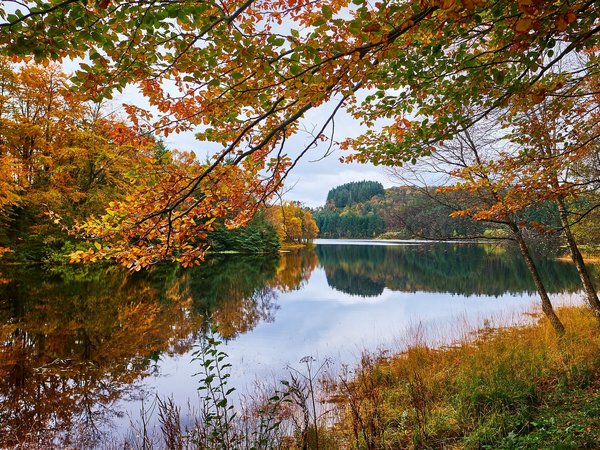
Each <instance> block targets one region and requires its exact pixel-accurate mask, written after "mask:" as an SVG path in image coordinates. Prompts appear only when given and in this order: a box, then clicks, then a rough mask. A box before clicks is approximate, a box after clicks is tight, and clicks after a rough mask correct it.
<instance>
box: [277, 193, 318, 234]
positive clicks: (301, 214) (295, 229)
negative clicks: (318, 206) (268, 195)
mask: <svg viewBox="0 0 600 450" xmlns="http://www.w3.org/2000/svg"><path fill="white" fill-rule="evenodd" d="M266 213H267V220H269V221H270V222H271V223H272V224H273V226H274V227H275V230H276V231H277V234H278V236H279V239H280V241H281V242H301V241H312V240H313V239H315V238H316V237H317V235H318V234H319V228H318V227H317V223H316V222H315V219H314V218H313V215H312V213H311V212H310V210H308V209H307V208H305V207H303V206H302V205H301V204H300V203H298V202H290V201H285V202H282V203H281V204H279V205H277V204H275V205H272V206H270V207H269V208H268V209H267V212H266Z"/></svg>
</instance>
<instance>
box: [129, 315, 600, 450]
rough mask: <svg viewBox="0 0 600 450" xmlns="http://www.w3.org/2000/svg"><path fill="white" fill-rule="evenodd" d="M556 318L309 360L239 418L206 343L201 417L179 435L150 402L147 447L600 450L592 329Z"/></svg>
mask: <svg viewBox="0 0 600 450" xmlns="http://www.w3.org/2000/svg"><path fill="white" fill-rule="evenodd" d="M558 312H559V315H560V316H561V319H562V320H563V323H564V324H565V326H566V327H567V333H566V335H565V336H564V337H563V338H562V339H558V338H557V337H556V335H555V334H554V332H553V330H552V328H551V327H550V325H549V324H547V323H546V321H545V320H543V319H541V320H540V321H539V322H537V323H533V324H531V325H526V326H521V327H511V328H500V329H491V328H486V329H483V330H480V331H478V332H477V333H476V334H474V335H472V336H471V337H467V338H465V339H464V340H463V341H462V342H459V343H456V344H455V345H452V346H449V347H445V348H430V347H427V346H425V345H419V344H417V345H413V346H412V347H410V348H409V349H408V350H407V351H405V352H403V353H401V354H398V355H395V356H393V357H391V358H385V359H382V358H379V359H378V358H375V357H372V356H368V355H365V356H364V357H363V358H362V361H361V364H360V365H359V366H358V367H357V368H356V369H354V370H348V369H345V370H344V369H342V370H341V371H340V372H338V373H336V374H335V375H332V374H331V373H327V370H324V371H323V372H321V369H322V368H323V367H324V365H325V363H323V365H321V363H319V362H316V361H315V360H313V359H312V358H309V357H307V358H304V360H305V361H303V363H305V370H304V371H299V370H296V369H291V370H290V372H289V378H288V379H287V381H282V382H281V385H280V386H279V387H277V388H276V390H275V391H272V390H271V388H267V389H266V390H264V391H262V390H260V391H258V392H257V395H255V396H251V397H250V398H251V399H252V401H251V402H250V403H248V404H246V406H245V407H243V408H242V409H241V410H239V411H238V412H234V409H233V406H232V403H231V399H229V398H228V396H229V394H230V393H231V390H230V389H228V387H227V378H228V376H229V375H227V367H228V366H229V364H227V363H226V355H225V353H223V352H222V351H221V350H220V349H219V346H220V344H221V343H220V342H218V341H216V340H215V339H214V338H210V337H209V338H208V339H207V341H206V342H207V343H208V345H205V346H204V347H203V350H201V351H199V352H198V353H197V355H198V357H197V360H198V361H199V362H200V363H201V364H200V366H201V367H204V368H206V373H205V374H204V375H203V376H201V378H200V380H199V381H200V384H199V390H200V392H202V393H203V394H201V399H202V404H201V407H200V409H199V411H200V413H201V414H200V415H199V416H198V417H196V418H195V421H194V424H193V425H192V426H191V427H186V428H185V430H184V429H182V427H181V425H180V424H181V419H180V411H179V410H178V408H177V407H175V406H174V405H171V406H169V403H168V401H167V402H163V403H162V405H161V402H160V401H159V409H160V417H161V420H160V423H161V426H160V432H159V434H158V435H157V436H155V439H156V440H155V441H154V442H155V443H156V445H157V446H161V445H162V446H166V447H167V448H181V449H183V448H189V449H209V448H210V449H212V448H223V449H244V450H250V449H282V450H283V449H286V450H291V449H297V450H299V449H303V450H304V449H320V450H326V449H327V450H332V449H369V450H371V449H373V450H375V449H394V450H396V449H586V448H587V449H596V448H600V333H598V331H599V327H598V325H597V323H596V322H595V320H594V319H593V317H592V315H591V314H590V313H589V312H588V311H587V310H586V309H584V308H577V307H569V308H562V309H560V310H559V311H558ZM318 386H319V387H318ZM319 398H320V399H321V402H322V405H321V406H317V405H318V400H319ZM165 418H167V419H169V420H166V419H165ZM174 439H175V440H174ZM138 441H139V438H138ZM143 441H144V442H152V441H151V440H147V438H146V437H144V439H143ZM132 442H136V440H135V439H134V440H133V441H130V442H129V444H128V445H129V447H134V448H150V447H152V445H150V447H148V446H146V447H144V446H142V445H133V444H132ZM173 442H176V445H175V444H173ZM138 444H139V442H138ZM123 447H127V445H125V446H123V445H120V447H119V448H123Z"/></svg>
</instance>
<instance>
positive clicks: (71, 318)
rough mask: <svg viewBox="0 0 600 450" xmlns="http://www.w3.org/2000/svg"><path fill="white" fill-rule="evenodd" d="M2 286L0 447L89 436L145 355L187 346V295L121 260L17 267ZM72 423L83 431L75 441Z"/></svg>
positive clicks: (128, 388) (143, 367) (146, 362)
mask: <svg viewBox="0 0 600 450" xmlns="http://www.w3.org/2000/svg"><path fill="white" fill-rule="evenodd" d="M10 277H11V278H12V279H13V281H11V282H10V283H7V284H4V285H2V286H0V305H1V306H0V308H1V310H0V322H1V324H2V325H1V328H0V333H1V334H2V336H1V337H0V342H2V346H1V347H0V423H1V424H2V429H3V433H2V434H1V435H0V446H10V445H16V444H17V443H18V442H19V441H23V440H25V441H27V442H28V443H29V444H32V445H33V444H35V445H37V444H39V445H42V446H44V445H48V443H49V442H51V441H52V440H57V445H61V446H67V445H71V446H73V445H74V446H78V445H84V444H91V441H93V440H94V438H99V433H98V432H97V431H98V430H99V429H100V428H102V427H103V425H104V423H105V422H107V421H110V420H111V418H112V416H113V415H114V414H116V412H115V411H114V410H113V409H112V408H111V405H112V404H113V403H114V401H115V400H116V399H118V398H125V397H128V396H131V395H132V394H133V393H134V387H135V386H134V385H133V384H132V383H133V382H134V381H135V380H136V379H138V377H139V376H141V375H144V374H148V372H149V370H150V364H151V359H150V356H151V355H153V354H156V353H160V352H180V351H181V349H189V348H191V345H192V342H193V340H192V331H193V329H194V326H193V322H192V321H191V320H189V311H190V306H191V305H190V304H189V302H186V301H184V300H182V301H179V299H177V300H173V299H171V300H164V299H163V300H161V295H159V292H158V291H157V290H156V289H155V288H154V287H153V286H152V285H151V284H149V283H148V282H147V281H146V280H144V279H143V278H141V277H129V276H127V274H126V273H124V272H123V271H121V270H118V269H98V268H95V269H73V268H69V269H64V270H62V272H61V273H45V272H42V270H41V269H40V268H39V267H36V268H33V269H32V268H25V269H23V268H20V269H13V273H12V274H10ZM73 429H77V430H79V431H80V433H76V434H77V435H78V436H79V438H78V439H85V440H86V441H87V442H81V440H80V441H79V442H73V441H72V439H75V438H74V437H73V436H74V434H73V433H68V432H66V431H68V430H73Z"/></svg>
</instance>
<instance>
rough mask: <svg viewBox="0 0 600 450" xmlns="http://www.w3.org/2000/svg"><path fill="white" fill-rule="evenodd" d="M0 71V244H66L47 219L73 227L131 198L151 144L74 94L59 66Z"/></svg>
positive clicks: (150, 155)
mask: <svg viewBox="0 0 600 450" xmlns="http://www.w3.org/2000/svg"><path fill="white" fill-rule="evenodd" d="M0 63H1V64H2V69H1V70H2V73H3V78H2V84H1V90H2V95H1V97H0V122H1V126H0V158H1V159H2V162H3V164H2V167H1V168H0V171H2V178H1V181H0V186H1V187H0V189H1V191H2V195H1V200H0V220H1V221H2V228H3V230H5V233H6V236H4V238H3V241H6V242H9V243H14V242H16V241H18V240H19V239H23V237H24V236H25V237H27V240H29V241H32V240H33V241H35V242H37V243H38V244H39V245H42V243H41V240H44V241H45V245H47V244H48V243H50V242H51V241H52V240H53V239H56V241H57V242H59V243H60V242H63V241H64V239H65V238H64V236H65V233H64V232H63V231H62V230H60V229H58V227H56V226H55V225H53V224H52V222H51V221H50V220H49V218H48V216H47V214H48V213H52V214H54V215H55V217H65V218H68V221H69V223H73V221H75V220H82V219H84V218H87V217H88V216H90V215H92V214H97V213H99V212H101V211H102V210H103V208H104V207H105V206H107V205H108V203H109V202H110V201H111V200H113V199H116V198H119V197H120V196H121V195H123V194H124V193H126V192H127V191H128V190H130V187H131V185H132V180H133V171H134V169H135V167H136V166H138V165H139V164H140V161H141V160H144V159H148V158H151V157H152V146H153V145H154V143H153V141H152V140H149V139H148V138H147V137H144V136H142V135H140V134H139V133H138V132H137V131H136V130H134V129H133V128H131V127H129V126H127V125H126V124H125V123H123V122H122V121H120V120H118V119H117V118H115V117H112V116H110V115H106V114H104V113H103V110H102V108H100V107H99V106H98V105H93V104H90V103H88V102H85V101H84V100H83V99H82V98H80V97H79V96H78V95H77V94H75V93H73V92H71V91H70V90H69V86H68V82H67V76H66V75H65V74H64V73H62V72H61V71H60V69H59V68H58V67H57V66H55V65H50V66H49V67H42V66H37V65H28V66H23V67H21V68H12V67H11V66H10V65H8V63H7V62H6V60H2V61H0ZM58 233H60V234H58ZM36 235H37V236H41V238H39V239H36V237H35V236H36ZM55 237H56V238H55Z"/></svg>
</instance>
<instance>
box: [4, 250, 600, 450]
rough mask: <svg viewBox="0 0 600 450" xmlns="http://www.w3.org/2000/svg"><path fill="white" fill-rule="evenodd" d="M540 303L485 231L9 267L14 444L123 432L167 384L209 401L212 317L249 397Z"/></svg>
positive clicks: (551, 285) (7, 345)
mask: <svg viewBox="0 0 600 450" xmlns="http://www.w3.org/2000/svg"><path fill="white" fill-rule="evenodd" d="M538 263H539V267H540V271H541V273H542V275H543V278H544V280H545V282H546V284H547V287H548V290H549V292H550V293H551V299H552V300H553V301H554V302H555V303H557V304H561V303H574V302H578V301H579V298H580V294H579V289H580V287H579V280H578V277H577V273H576V271H575V269H574V267H573V266H572V265H571V264H569V263H567V262H561V261H557V260H554V259H546V258H539V259H538ZM597 269H598V267H592V272H593V273H594V277H595V279H598V270H597ZM535 301H536V295H535V289H534V286H533V283H532V282H531V281H530V279H529V276H528V273H527V270H526V267H525V265H524V264H523V263H522V262H521V260H520V259H519V257H518V255H517V254H516V253H515V252H514V251H513V250H511V249H510V248H507V247H503V246H496V245H481V244H456V243H423V242H421V243H418V242H374V241H342V240H318V241H316V245H315V246H314V248H313V249H303V250H299V251H291V252H286V253H281V254H278V255H217V256H214V257H212V258H210V259H209V260H208V261H206V263H205V264H204V265H203V266H202V267H198V268H194V269H185V270H184V269H181V268H179V267H176V266H173V265H162V266H159V267H156V268H154V269H153V270H152V271H150V272H147V273H133V274H130V273H127V272H126V271H125V270H123V269H121V268H116V267H110V266H94V267H71V266H51V267H48V266H5V267H1V268H0V337H1V347H0V429H1V430H3V431H4V432H3V433H0V447H4V446H9V445H14V444H15V442H17V441H18V440H19V439H21V440H22V439H23V438H24V437H25V436H27V435H30V436H31V438H30V440H31V441H38V442H42V443H43V442H46V443H47V442H50V441H51V440H55V441H56V442H60V443H61V445H63V446H68V445H70V444H72V442H75V440H76V439H79V438H80V437H81V436H83V437H84V441H85V443H86V445H89V446H94V445H97V444H98V443H101V442H104V440H105V439H106V438H107V437H106V436H107V435H113V436H117V437H118V436H123V435H124V434H125V433H126V432H127V430H128V429H129V428H130V424H131V422H132V421H133V422H136V421H137V420H138V419H139V413H140V409H141V407H142V403H143V404H144V408H146V409H148V408H149V407H150V406H149V405H152V403H153V399H154V398H155V397H156V395H157V394H158V395H159V396H161V397H163V398H166V397H172V398H173V400H174V402H175V403H177V404H178V405H180V406H181V407H182V409H183V410H184V411H185V410H187V408H188V406H187V405H188V404H191V405H192V406H193V404H194V402H195V401H197V394H196V389H197V385H198V383H197V379H196V378H195V377H194V376H193V375H194V374H195V373H196V372H198V370H199V367H198V362H196V361H193V360H192V352H193V351H194V348H195V345H196V344H197V342H198V341H199V340H200V338H201V336H202V335H203V333H205V332H206V331H207V329H208V321H207V318H210V320H211V322H212V323H213V324H215V325H216V326H217V328H218V330H219V333H220V335H222V337H223V340H224V344H223V350H224V351H226V352H227V353H228V354H229V362H230V363H231V364H232V371H231V384H232V385H233V386H235V387H236V394H237V395H242V394H244V393H245V392H250V391H251V390H252V389H253V386H254V383H255V382H256V381H257V380H259V381H265V380H267V381H268V382H270V381H272V382H276V381H277V380H279V379H280V378H281V377H284V376H285V374H286V371H287V370H289V367H299V365H300V363H299V361H300V359H302V358H303V357H305V356H312V357H314V358H315V359H316V360H318V361H324V360H325V359H329V360H331V361H332V363H331V364H332V365H333V366H336V365H337V366H339V365H340V364H342V363H344V364H350V365H353V364H356V362H357V361H358V360H359V358H360V355H361V352H363V351H364V350H368V351H378V350H379V349H390V350H393V351H394V350H395V351H399V350H402V348H404V347H405V346H406V345H408V344H410V343H412V342H415V340H416V339H420V340H423V341H427V342H430V343H432V344H437V345H441V344H444V343H449V342H451V341H452V340H453V339H456V338H458V337H461V336H463V335H464V334H465V333H468V332H469V330H473V329H474V328H477V327H481V326H484V325H486V326H487V325H493V324H504V323H521V322H523V321H525V320H531V317H530V316H529V315H525V314H524V313H525V312H528V311H531V310H532V309H534V308H535ZM78 435H80V436H79V437H78Z"/></svg>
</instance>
